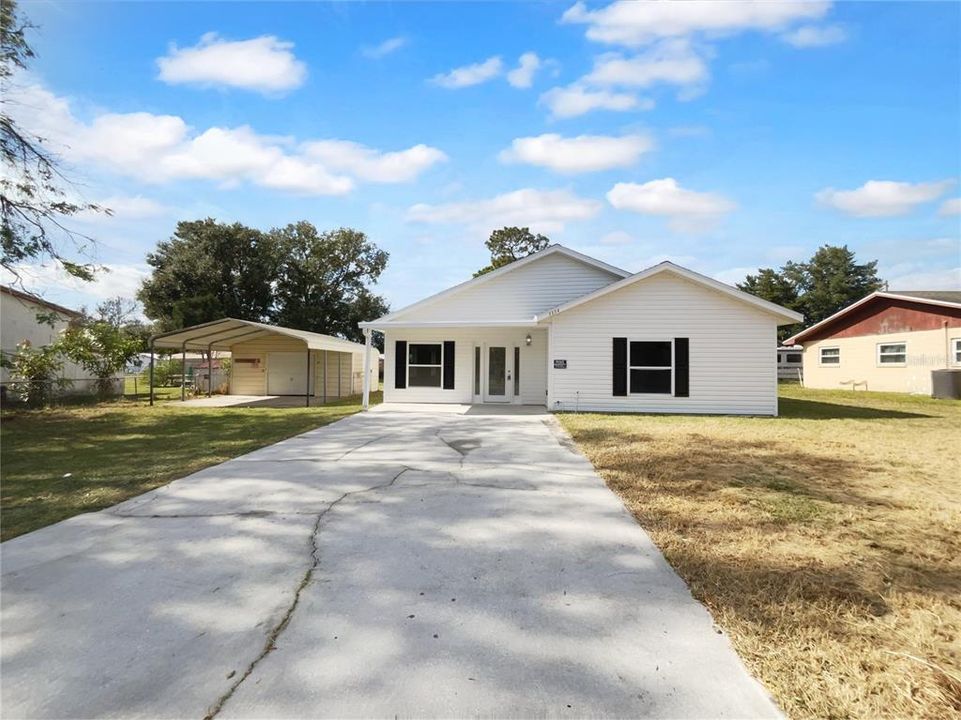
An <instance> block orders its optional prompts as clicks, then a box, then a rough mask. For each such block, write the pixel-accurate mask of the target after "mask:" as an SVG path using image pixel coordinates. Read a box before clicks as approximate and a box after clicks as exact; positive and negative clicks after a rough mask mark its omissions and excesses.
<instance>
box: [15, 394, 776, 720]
mask: <svg viewBox="0 0 961 720" xmlns="http://www.w3.org/2000/svg"><path fill="white" fill-rule="evenodd" d="M105 462H109V459H108V458H105ZM0 553H2V563H3V565H2V569H3V576H2V633H3V635H2V666H0V677H2V706H3V715H4V717H6V718H20V717H60V718H66V717H71V718H93V717H124V718H131V717H151V718H174V717H177V718H180V717H184V718H203V717H209V716H217V717H222V718H231V717H245V718H247V717H261V718H263V717H271V718H275V717H290V718H294V717H298V718H300V717H411V716H416V717H475V716H497V717H562V718H575V717H577V718H579V717H585V716H591V717H602V716H608V717H611V716H618V717H640V716H654V717H672V718H679V717H738V718H742V717H777V716H778V711H777V709H776V707H775V706H774V705H773V704H772V702H771V701H770V700H769V699H768V698H767V696H766V694H765V692H764V691H763V689H762V688H761V687H760V686H759V685H758V684H757V683H756V682H755V681H754V680H753V679H751V677H750V676H749V675H748V673H747V671H746V670H745V668H744V667H743V665H742V664H741V662H740V660H739V659H738V657H737V656H736V655H735V653H734V652H733V650H732V649H731V647H730V644H729V643H728V640H727V638H726V637H725V636H724V635H722V634H720V633H719V632H717V631H716V629H715V628H714V626H713V624H712V622H711V618H710V616H709V615H708V613H707V612H706V611H705V610H704V608H703V607H702V606H701V605H699V604H698V603H697V602H695V601H694V600H693V599H692V598H691V596H690V594H689V592H688V589H687V587H686V586H685V585H684V584H683V583H682V582H681V580H680V579H679V578H678V577H677V575H675V573H674V572H673V571H672V570H671V569H670V567H669V566H668V565H667V564H666V562H665V561H664V559H663V557H662V556H661V554H660V553H659V552H658V551H657V549H656V548H655V547H654V546H653V545H652V544H651V541H650V540H649V539H648V537H647V535H646V534H645V533H644V532H643V531H642V530H641V528H640V527H638V525H637V524H636V523H635V522H634V520H633V519H632V518H631V516H630V515H629V514H628V513H627V511H626V510H625V509H624V508H623V506H622V505H621V503H620V502H619V500H618V499H617V498H616V497H615V496H614V495H613V494H612V493H611V492H610V491H609V490H608V489H607V488H606V487H605V486H604V483H603V482H602V481H601V480H600V479H599V478H598V477H597V475H595V474H594V472H593V470H592V468H591V466H590V464H589V463H588V462H587V461H586V460H585V459H584V458H583V456H581V455H580V454H579V453H577V452H576V450H575V449H574V448H573V447H572V446H571V445H570V443H569V441H568V439H567V438H566V436H564V435H563V434H562V431H560V430H559V428H558V426H557V424H556V422H555V421H554V420H553V418H551V417H550V416H546V415H507V416H500V415H487V414H479V415H474V414H470V413H468V414H456V413H450V412H440V411H427V412H400V411H393V412H391V411H383V410H382V411H379V412H371V413H367V414H365V415H357V416H353V417H351V418H348V419H346V420H343V421H341V422H338V423H336V424H334V425H332V426H329V427H327V428H322V429H318V430H315V431H312V432H309V433H307V434H305V435H301V436H299V437H296V438H292V439H290V440H287V441H285V442H281V443H278V444H276V445H272V446H270V447H268V448H264V449H262V450H258V451H256V452H253V453H251V454H249V455H245V456H243V457H241V458H238V459H236V460H233V461H230V462H227V463H224V464H223V465H218V466H216V467H213V468H209V469H207V470H204V471H201V472H199V473H196V474H194V475H191V476H190V477H187V478H184V479H182V480H179V481H177V482H174V483H171V484H170V485H168V486H166V487H164V488H161V489H159V490H156V491H154V492H151V493H147V494H146V495H142V496H140V497H138V498H135V499H133V500H130V501H128V502H126V503H123V504H121V505H118V506H116V507H114V508H111V509H110V510H107V511H103V512H99V513H95V514H90V515H83V516H80V517H77V518H73V519H71V520H68V521H66V522H62V523H59V524H57V525H54V526H52V527H49V528H46V529H43V530H40V531H38V532H34V533H31V534H29V535H26V536H23V537H20V538H16V539H14V540H11V541H9V542H7V543H4V544H3V545H2V549H0Z"/></svg>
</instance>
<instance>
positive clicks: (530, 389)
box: [384, 328, 547, 405]
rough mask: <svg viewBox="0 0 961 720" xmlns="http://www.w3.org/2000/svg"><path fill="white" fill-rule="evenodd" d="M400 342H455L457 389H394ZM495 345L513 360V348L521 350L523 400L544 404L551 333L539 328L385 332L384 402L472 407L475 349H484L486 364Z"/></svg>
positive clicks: (441, 329)
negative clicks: (548, 335)
mask: <svg viewBox="0 0 961 720" xmlns="http://www.w3.org/2000/svg"><path fill="white" fill-rule="evenodd" d="M528 333H529V334H530V335H531V340H532V341H531V344H530V345H529V346H528V345H526V344H525V341H524V339H525V336H526V335H527V334H528ZM398 340H406V341H407V343H408V347H409V346H410V345H411V344H420V343H443V342H444V341H445V340H452V341H453V342H454V389H453V390H444V389H442V388H439V387H410V386H408V387H406V388H396V387H394V365H395V363H394V353H395V352H396V347H397V346H396V342H397V341H398ZM491 345H496V346H503V347H506V348H507V354H508V357H509V358H513V352H514V351H513V348H515V347H519V348H520V354H521V358H520V359H521V380H520V387H521V394H520V398H519V401H520V403H522V404H524V405H544V403H545V399H546V390H547V372H546V365H547V333H546V331H545V330H542V329H539V328H431V329H424V328H417V329H402V328H397V329H389V330H387V331H386V332H385V361H384V400H385V401H386V402H410V403H421V402H423V403H463V404H469V403H471V402H473V400H474V358H475V355H476V353H475V350H474V348H475V346H476V347H480V348H481V352H480V357H481V359H482V365H483V361H484V358H485V357H486V355H487V350H486V348H487V347H488V346H491ZM511 362H513V361H512V360H511ZM484 367H485V368H486V366H484ZM485 372H486V370H485ZM482 376H483V373H482ZM482 380H483V377H482Z"/></svg>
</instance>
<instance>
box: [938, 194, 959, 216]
mask: <svg viewBox="0 0 961 720" xmlns="http://www.w3.org/2000/svg"><path fill="white" fill-rule="evenodd" d="M938 215H961V197H956V198H950V199H948V200H945V201H944V202H943V203H941V207H940V209H939V210H938Z"/></svg>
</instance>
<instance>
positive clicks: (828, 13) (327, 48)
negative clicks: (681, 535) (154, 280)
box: [9, 2, 961, 308]
mask: <svg viewBox="0 0 961 720" xmlns="http://www.w3.org/2000/svg"><path fill="white" fill-rule="evenodd" d="M21 7H22V10H23V11H24V12H25V13H26V14H27V15H28V16H29V17H30V19H31V20H32V21H33V22H34V23H36V24H37V25H39V26H40V29H39V30H38V31H37V33H36V34H35V35H34V36H33V38H32V41H33V45H34V47H35V49H36V51H37V54H38V58H37V60H36V61H35V62H34V64H33V66H32V68H31V69H30V72H29V73H28V74H25V75H23V76H21V77H19V78H17V82H16V87H15V88H14V90H13V91H12V93H11V94H10V96H9V97H10V98H12V102H13V105H14V107H15V112H16V113H17V114H18V115H19V116H20V118H21V121H22V122H23V123H24V124H26V125H27V126H28V127H31V128H33V129H35V130H36V131H37V132H39V133H40V134H42V135H44V136H46V137H49V138H50V143H51V146H52V147H54V148H56V149H57V150H58V152H60V154H61V155H62V157H63V159H64V162H65V163H66V165H67V167H68V168H69V174H70V176H71V177H72V178H73V179H74V180H75V181H77V183H78V189H77V192H78V193H80V194H81V195H82V196H83V197H84V198H86V199H87V200H90V201H95V202H102V203H104V204H106V205H108V206H110V207H112V208H113V209H114V211H115V215H114V216H113V217H111V218H104V217H85V218H81V219H80V220H79V221H78V228H80V229H82V230H84V231H87V232H90V233H91V234H92V235H94V236H96V237H97V238H98V240H99V246H98V251H97V253H98V254H97V260H98V261H99V262H101V263H103V264H104V265H106V266H107V267H109V268H110V269H111V270H112V271H111V272H110V273H107V274H105V275H103V276H102V278H101V280H99V281H98V282H97V283H96V284H94V285H92V286H86V287H80V286H77V285H75V284H72V283H70V282H67V281H64V280H63V279H62V278H60V277H58V276H57V275H56V274H55V273H52V272H51V271H50V270H49V269H36V268H32V269H28V272H27V273H26V274H27V275H28V276H29V278H30V279H29V280H28V284H31V285H32V287H33V288H34V289H37V290H40V291H41V292H42V293H43V294H44V295H46V296H47V297H49V298H51V299H53V300H56V301H59V302H65V303H69V304H74V305H80V304H87V305H92V304H94V303H95V302H96V301H97V300H98V298H102V297H105V296H109V295H115V294H117V293H121V294H126V295H131V294H132V293H133V292H134V291H135V289H136V286H137V283H138V282H139V279H140V278H141V277H142V276H143V273H144V272H145V271H146V266H145V264H144V255H145V254H146V252H148V251H149V250H150V249H151V248H153V247H154V245H155V244H156V242H157V241H158V240H161V239H164V238H166V237H168V236H169V235H170V234H171V232H172V231H173V228H174V225H175V223H176V221H177V220H180V219H194V218H199V217H205V216H212V217H216V218H217V219H220V220H224V221H235V220H236V221H241V222H244V223H247V224H250V225H253V226H257V227H261V228H265V229H266V228H268V227H271V226H277V225H284V224H286V223H289V222H294V221H297V220H300V219H306V220H310V221H311V222H313V223H315V224H316V225H317V226H318V227H319V228H322V229H326V228H334V227H338V226H351V227H355V228H358V229H361V230H363V231H365V232H367V233H368V235H369V236H370V237H371V239H373V240H374V241H375V242H376V243H377V244H378V245H380V246H381V247H383V248H385V249H387V250H389V251H390V253H391V260H390V263H389V266H388V269H387V271H386V272H385V273H384V275H383V277H382V281H381V283H380V284H379V286H378V290H379V292H381V293H383V294H384V295H386V297H387V298H388V300H389V302H390V303H391V304H392V306H393V307H395V308H396V307H400V306H402V305H404V304H407V303H409V302H412V301H415V300H417V299H419V298H421V297H423V296H425V295H427V294H430V293H433V292H436V291H438V290H441V289H443V288H445V287H447V286H449V285H451V284H453V283H455V282H458V281H460V280H463V279H465V278H467V277H469V276H470V274H471V273H472V272H473V271H474V270H475V269H476V268H478V267H480V266H482V265H484V264H486V262H487V257H486V255H487V254H486V250H485V248H484V246H483V241H484V240H485V239H486V237H487V235H488V234H489V233H490V231H491V230H493V229H495V228H497V227H500V226H502V225H505V224H518V225H530V226H531V227H532V229H534V230H538V231H541V232H544V233H545V234H547V235H548V236H549V237H550V238H551V239H552V240H554V241H556V242H561V243H564V244H565V245H568V246H570V247H573V248H575V249H578V250H581V251H583V252H586V253H588V254H591V255H594V256H597V257H599V258H601V259H603V260H605V261H608V262H611V263H613V264H615V265H618V266H621V267H624V268H625V269H628V270H640V269H642V268H643V267H645V266H647V265H649V264H651V263H653V262H657V261H659V260H662V259H665V258H668V259H672V260H675V261H676V262H679V263H681V264H683V265H686V266H688V267H691V268H692V269H695V270H698V271H700V272H704V273H706V274H709V275H712V276H715V277H718V278H719V279H721V280H724V281H727V282H734V281H737V280H739V279H741V278H743V276H744V274H745V273H746V272H750V271H753V270H754V269H756V268H758V267H764V266H771V265H779V264H781V263H783V262H784V261H786V260H789V259H794V260H802V259H806V258H807V257H809V256H810V254H811V253H812V252H813V251H814V250H815V249H816V248H817V247H818V246H819V245H821V244H824V243H831V244H848V245H849V246H850V247H852V248H853V249H854V250H855V251H856V252H857V254H858V256H859V257H860V258H861V259H865V260H866V259H877V260H879V261H880V268H881V272H882V275H883V276H884V277H885V279H887V280H889V281H890V283H891V287H892V288H902V289H908V288H915V289H917V288H946V287H961V215H959V214H958V213H959V210H961V207H959V205H961V201H959V200H958V198H959V196H961V185H959V181H961V49H959V48H961V45H959V37H961V34H959V32H958V30H959V27H961V4H959V3H903V4H902V3H891V2H875V3H836V4H833V5H832V4H831V3H829V2H803V3H802V2H781V3H773V2H767V3H761V4H754V3H744V2H741V3H722V2H712V3H709V4H708V5H700V6H699V5H698V4H697V3H692V2H686V3H626V4H622V3H610V4H606V3H588V4H581V3H578V4H576V5H575V4H573V3H571V2H566V3H555V2H542V3H466V4H456V3H423V4H419V3H366V4H359V3H356V4H335V5H327V4H317V3H298V4H284V3H260V4H258V3H237V4H229V3H188V2H183V3H120V2H113V3H84V2H43V3H39V2H36V3H22V6H21Z"/></svg>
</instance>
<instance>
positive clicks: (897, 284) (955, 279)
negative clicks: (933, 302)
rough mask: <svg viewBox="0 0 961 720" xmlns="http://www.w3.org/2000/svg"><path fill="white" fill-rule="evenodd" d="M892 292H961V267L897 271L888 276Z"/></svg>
mask: <svg viewBox="0 0 961 720" xmlns="http://www.w3.org/2000/svg"><path fill="white" fill-rule="evenodd" d="M887 279H888V286H889V287H890V288H891V289H892V290H961V267H953V268H939V269H937V270H922V269H914V270H908V269H907V268H904V269H903V270H901V272H898V271H897V270H895V271H894V272H892V273H891V274H889V275H888V276H887Z"/></svg>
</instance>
